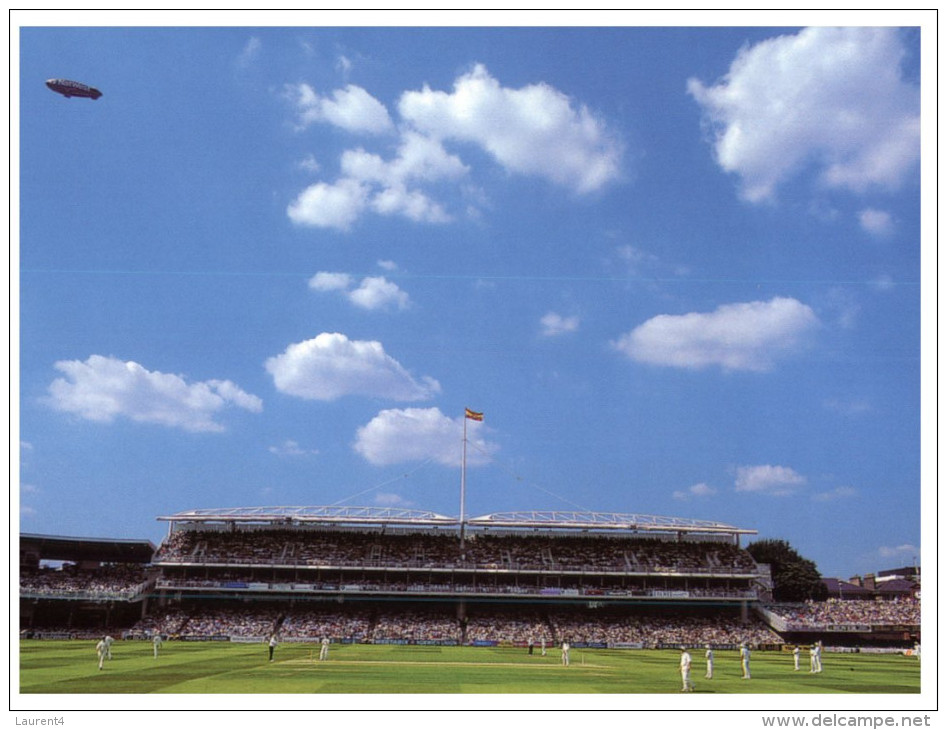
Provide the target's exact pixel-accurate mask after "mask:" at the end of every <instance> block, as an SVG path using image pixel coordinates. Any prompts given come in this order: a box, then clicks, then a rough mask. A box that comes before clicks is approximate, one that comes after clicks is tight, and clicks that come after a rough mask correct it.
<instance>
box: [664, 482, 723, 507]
mask: <svg viewBox="0 0 947 730" xmlns="http://www.w3.org/2000/svg"><path fill="white" fill-rule="evenodd" d="M716 493H717V490H716V489H714V488H713V487H711V486H710V485H709V484H704V483H703V482H701V483H700V484H694V485H692V486H690V487H688V488H687V489H683V490H677V491H675V492H674V493H673V494H672V496H673V497H674V499H677V500H680V501H682V502H686V501H687V500H689V499H701V498H704V497H712V496H713V495H715V494H716Z"/></svg>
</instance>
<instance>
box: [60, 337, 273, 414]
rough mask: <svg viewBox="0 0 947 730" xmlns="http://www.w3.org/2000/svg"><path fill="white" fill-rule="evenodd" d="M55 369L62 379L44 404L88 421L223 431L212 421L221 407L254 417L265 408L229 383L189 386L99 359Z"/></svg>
mask: <svg viewBox="0 0 947 730" xmlns="http://www.w3.org/2000/svg"><path fill="white" fill-rule="evenodd" d="M55 367H56V369H57V370H59V371H60V372H62V373H63V374H64V375H65V377H63V378H57V379H56V380H54V381H53V382H52V383H51V384H50V386H49V399H48V402H49V403H50V405H52V406H53V407H54V408H56V409H57V410H60V411H64V412H67V413H72V414H74V415H77V416H79V417H80V418H84V419H86V420H89V421H97V422H100V423H111V422H112V421H114V420H115V419H116V418H119V417H124V418H128V419H130V420H132V421H136V422H139V423H155V424H160V425H162V426H171V427H176V428H183V429H184V430H186V431H223V430H224V427H223V426H222V425H221V424H219V423H218V422H217V421H216V420H215V417H216V416H217V415H218V413H219V412H220V411H221V410H223V409H224V408H225V407H227V406H236V407H238V408H243V409H245V410H248V411H251V412H253V413H259V412H260V411H261V410H262V409H263V402H262V401H261V400H260V399H259V398H257V397H256V396H255V395H251V394H249V393H246V392H245V391H243V390H241V389H240V388H239V387H237V386H236V385H235V384H234V383H232V382H230V381H229V380H207V381H203V382H197V383H188V382H187V381H186V380H185V378H184V377H183V376H181V375H172V374H169V373H161V372H157V371H151V370H146V369H145V368H144V367H142V366H141V365H139V364H138V363H136V362H131V361H129V362H124V361H122V360H119V359H117V358H114V357H103V356H102V355H92V356H91V357H89V359H88V360H86V361H85V362H80V361H79V360H63V361H60V362H57V363H56V365H55Z"/></svg>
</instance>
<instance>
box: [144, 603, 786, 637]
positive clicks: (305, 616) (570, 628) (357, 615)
mask: <svg viewBox="0 0 947 730" xmlns="http://www.w3.org/2000/svg"><path fill="white" fill-rule="evenodd" d="M155 632H157V633H162V634H165V635H171V636H174V635H195V636H232V637H244V638H246V637H258V638H263V637H267V636H269V635H271V634H272V633H274V632H275V633H277V634H278V635H279V636H280V638H281V639H282V640H291V641H300V640H303V641H313V642H316V641H320V640H321V639H322V638H323V637H326V638H328V639H330V640H331V641H337V642H339V641H347V642H355V643H386V642H408V643H418V642H422V643H423V642H428V641H430V642H445V643H458V644H477V643H483V642H498V643H503V642H508V643H513V644H528V643H532V644H533V645H534V646H535V647H539V646H540V645H541V644H542V643H543V642H545V644H546V645H547V646H552V645H554V644H560V643H562V642H563V641H566V640H567V641H569V642H571V643H596V644H604V645H609V646H613V645H618V644H632V645H640V646H643V647H658V646H668V645H680V644H687V645H690V646H701V645H704V644H714V645H735V644H738V643H740V642H747V643H751V644H779V643H782V639H781V638H780V637H779V636H778V635H777V634H776V633H775V632H774V631H772V630H771V629H769V628H768V627H767V626H766V625H765V624H763V623H762V622H761V621H760V620H759V619H757V618H755V617H751V618H750V620H748V621H747V622H743V621H741V620H740V619H739V617H737V616H735V615H723V614H721V615H713V616H711V615H707V616H695V615H691V614H688V613H686V612H680V613H661V614H660V615H659V614H654V613H641V614H618V613H606V614H590V613H587V612H583V613H581V614H579V613H575V612H569V611H550V612H548V613H547V612H542V611H515V610H510V609H509V608H506V609H480V610H477V611H474V612H472V613H471V614H470V615H469V616H467V617H465V618H464V619H460V618H458V617H457V616H455V615H454V614H453V613H452V612H451V611H450V610H449V609H446V608H445V609H435V608H430V609H411V608H408V609H405V610H394V609H384V608H376V609H365V608H362V609H354V610H351V611H347V610H334V609H321V610H320V609H303V610H299V611H290V612H288V613H286V614H285V615H284V614H282V613H280V612H279V611H278V610H276V609H272V608H254V607H250V606H247V607H243V608H239V609H238V608H232V607H219V606H218V607H203V608H201V607H199V608H195V609H193V610H191V611H189V612H183V611H181V610H180V609H175V610H171V611H167V612H163V613H162V614H160V615H158V616H155V617H151V618H146V619H142V620H141V621H140V622H139V623H138V624H137V625H136V626H135V627H134V629H133V630H132V631H131V632H130V633H131V634H135V635H151V634H152V633H155Z"/></svg>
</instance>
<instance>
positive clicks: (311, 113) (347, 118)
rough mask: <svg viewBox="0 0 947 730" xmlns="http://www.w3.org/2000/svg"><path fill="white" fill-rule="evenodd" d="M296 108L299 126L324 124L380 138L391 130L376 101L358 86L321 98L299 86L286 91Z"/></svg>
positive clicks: (384, 112)
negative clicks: (288, 92)
mask: <svg viewBox="0 0 947 730" xmlns="http://www.w3.org/2000/svg"><path fill="white" fill-rule="evenodd" d="M290 93H291V94H292V96H293V100H294V102H295V104H296V109H297V112H298V114H299V122H300V126H303V127H307V126H309V125H310V124H313V123H315V122H327V123H329V124H332V125H335V126H336V127H341V128H342V129H345V130H347V131H349V132H367V133H369V134H383V133H385V132H388V131H390V130H392V129H393V128H394V124H393V123H392V121H391V117H389V116H388V110H387V109H386V108H385V105H384V104H382V103H381V102H380V101H378V99H376V98H375V97H373V96H372V95H371V94H369V93H368V92H367V91H365V89H363V88H362V87H361V86H355V85H354V84H349V85H348V86H346V87H345V88H344V89H336V90H335V91H333V92H332V93H331V95H328V96H322V95H320V94H318V93H316V91H315V90H314V89H313V88H312V87H311V86H309V84H299V85H298V86H294V87H291V88H290Z"/></svg>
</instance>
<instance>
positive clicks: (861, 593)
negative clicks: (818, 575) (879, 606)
mask: <svg viewBox="0 0 947 730" xmlns="http://www.w3.org/2000/svg"><path fill="white" fill-rule="evenodd" d="M822 582H823V583H824V584H825V587H826V589H827V590H828V595H829V598H867V597H870V596H873V595H874V591H872V590H871V589H870V588H865V587H863V586H860V585H856V584H855V583H851V582H849V581H846V580H839V579H838V578H823V579H822Z"/></svg>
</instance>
